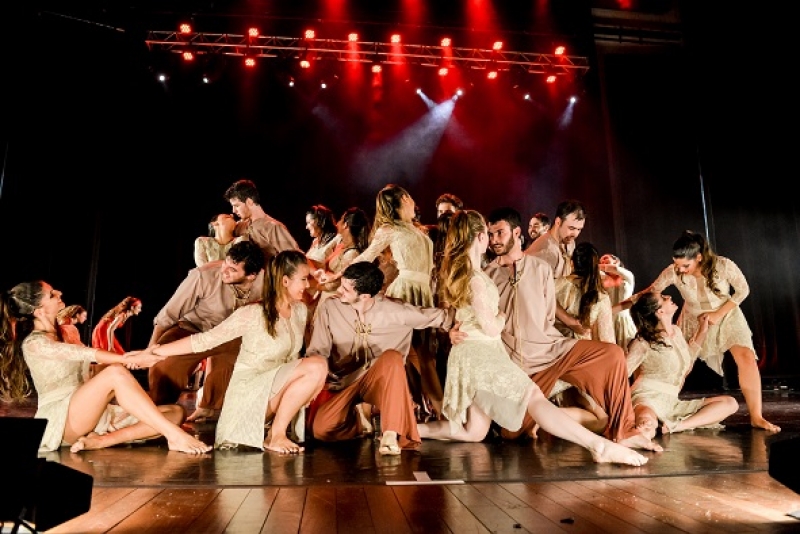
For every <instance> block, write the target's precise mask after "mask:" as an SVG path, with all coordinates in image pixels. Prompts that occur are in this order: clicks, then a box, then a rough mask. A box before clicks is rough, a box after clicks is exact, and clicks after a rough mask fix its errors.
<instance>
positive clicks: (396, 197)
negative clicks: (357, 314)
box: [321, 184, 442, 413]
mask: <svg viewBox="0 0 800 534" xmlns="http://www.w3.org/2000/svg"><path fill="white" fill-rule="evenodd" d="M415 207H416V204H415V203H414V199H413V198H411V195H410V194H409V193H408V191H406V190H405V189H403V188H402V187H400V186H399V185H395V184H389V185H387V186H386V187H384V188H383V189H381V190H380V191H379V192H378V195H377V198H376V200H375V221H374V223H373V225H372V237H371V240H370V243H369V247H367V250H365V251H364V252H362V253H361V254H359V255H358V256H356V257H355V258H354V259H353V261H352V262H351V263H356V262H359V261H374V260H375V259H377V258H379V257H380V256H381V254H382V253H383V252H384V251H385V250H387V249H388V250H390V251H391V257H392V258H393V261H394V263H395V264H396V266H397V271H398V272H397V276H396V277H395V278H394V280H393V281H392V282H391V283H390V284H389V286H388V287H387V288H386V291H385V294H386V296H388V297H394V298H398V299H400V300H403V301H405V302H408V303H409V304H414V305H415V306H433V293H432V292H431V272H432V270H433V242H432V241H431V239H430V237H428V235H427V233H426V232H425V231H424V230H423V229H422V227H421V225H419V224H418V223H416V222H415V217H416V209H415ZM340 277H341V273H338V274H335V275H332V276H330V277H327V276H323V277H322V278H321V281H322V282H329V281H332V280H338V279H339V278H340ZM430 336H431V334H430V332H428V331H415V332H414V341H413V344H412V350H411V352H410V353H409V355H408V358H407V362H408V364H409V365H411V366H412V368H413V369H414V373H411V374H410V377H409V378H410V381H411V384H410V386H411V389H412V391H411V393H412V395H413V396H414V397H415V401H416V402H417V404H418V405H420V408H421V410H426V409H427V408H428V407H426V406H425V404H426V403H428V402H429V403H430V404H431V405H432V406H431V407H430V408H432V410H433V411H434V412H437V413H441V403H442V383H441V381H440V380H439V375H438V374H437V372H436V357H435V354H434V353H433V351H432V350H431V339H430ZM415 373H418V375H419V379H421V384H420V385H417V384H416V381H417V380H419V379H418V378H417V377H416V376H414V374H415ZM420 393H421V394H420Z"/></svg>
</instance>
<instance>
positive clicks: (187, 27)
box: [178, 22, 192, 35]
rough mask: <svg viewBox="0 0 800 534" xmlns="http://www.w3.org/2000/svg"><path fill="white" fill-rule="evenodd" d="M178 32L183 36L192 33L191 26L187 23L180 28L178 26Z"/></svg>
mask: <svg viewBox="0 0 800 534" xmlns="http://www.w3.org/2000/svg"><path fill="white" fill-rule="evenodd" d="M178 31H180V33H182V34H184V35H186V34H187V33H192V25H191V24H189V23H187V22H184V23H182V24H181V25H180V26H178Z"/></svg>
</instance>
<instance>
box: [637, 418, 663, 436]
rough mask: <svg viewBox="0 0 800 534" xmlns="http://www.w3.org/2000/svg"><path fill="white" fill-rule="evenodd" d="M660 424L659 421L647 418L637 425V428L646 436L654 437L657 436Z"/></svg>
mask: <svg viewBox="0 0 800 534" xmlns="http://www.w3.org/2000/svg"><path fill="white" fill-rule="evenodd" d="M657 426H658V422H657V421H653V420H652V419H647V420H646V421H643V422H641V423H639V424H637V425H636V430H638V431H639V432H640V433H641V434H642V435H643V436H644V437H646V438H647V439H653V438H654V437H656V428H657Z"/></svg>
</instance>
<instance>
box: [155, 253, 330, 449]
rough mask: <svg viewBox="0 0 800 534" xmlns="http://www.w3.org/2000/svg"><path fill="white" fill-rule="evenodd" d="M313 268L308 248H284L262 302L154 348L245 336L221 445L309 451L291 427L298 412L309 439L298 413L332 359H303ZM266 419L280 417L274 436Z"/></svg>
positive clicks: (299, 430)
mask: <svg viewBox="0 0 800 534" xmlns="http://www.w3.org/2000/svg"><path fill="white" fill-rule="evenodd" d="M309 274H310V267H309V265H308V260H307V258H306V256H305V254H303V253H302V252H300V251H297V250H285V251H283V252H279V253H278V254H277V255H276V256H273V257H272V258H270V259H269V260H268V261H267V270H266V273H265V276H264V293H263V298H262V300H261V301H260V302H258V303H253V304H248V305H247V306H243V307H241V308H239V309H237V310H236V311H234V312H233V313H232V314H231V315H230V316H229V317H228V318H227V319H225V320H224V321H223V322H222V323H220V324H218V325H217V326H215V327H214V328H212V329H211V330H208V331H207V332H203V333H199V334H193V335H191V336H189V337H185V338H183V339H179V340H177V341H173V342H172V343H167V344H166V345H160V346H159V345H156V346H154V347H151V348H150V349H149V350H151V351H152V353H153V354H156V355H159V356H172V355H176V354H188V353H191V352H203V351H206V350H209V349H211V348H213V347H216V346H218V345H221V344H222V343H225V342H227V341H230V340H232V339H236V338H238V337H241V338H242V345H241V348H240V349H239V355H238V357H237V359H236V364H235V365H234V367H233V374H232V375H231V380H230V383H229V385H228V391H227V393H226V394H225V401H224V403H223V405H222V412H221V413H220V417H219V422H218V423H217V430H216V438H215V440H214V444H215V447H217V448H220V449H232V448H236V447H238V446H239V445H244V446H248V447H254V448H257V449H261V450H264V449H267V450H269V451H275V452H278V453H282V454H298V453H300V452H301V451H303V447H301V446H300V445H298V444H297V443H295V442H294V441H292V440H290V439H289V437H288V436H287V434H286V432H287V428H288V427H289V424H290V422H291V421H292V420H293V419H296V423H297V425H296V426H295V433H296V434H297V435H298V438H300V439H302V438H303V436H304V433H303V431H304V427H303V425H304V423H305V421H304V418H302V417H297V418H296V416H297V415H298V414H302V413H303V412H302V411H301V410H302V409H303V407H305V406H306V405H307V404H308V403H310V402H311V400H312V399H313V398H314V397H315V396H316V395H317V393H319V392H320V390H322V387H323V385H324V384H325V378H326V377H327V376H328V362H327V361H326V360H325V359H324V358H322V357H319V356H312V357H308V358H299V354H300V349H301V348H302V346H303V332H304V331H305V327H306V319H307V315H308V310H307V308H306V305H305V304H303V295H304V293H305V291H306V289H307V288H308V285H309V283H308V277H309ZM265 422H267V423H269V422H271V423H272V425H271V426H270V430H269V433H268V434H267V436H266V437H265V436H264V423H265Z"/></svg>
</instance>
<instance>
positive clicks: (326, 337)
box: [306, 261, 455, 456]
mask: <svg viewBox="0 0 800 534" xmlns="http://www.w3.org/2000/svg"><path fill="white" fill-rule="evenodd" d="M382 286H383V272H381V270H380V268H379V267H378V266H376V265H375V264H374V263H372V262H368V261H361V262H356V263H352V264H351V265H350V266H348V267H347V269H345V270H344V273H343V274H342V278H341V285H340V286H339V290H338V298H329V299H326V300H325V301H324V302H322V303H321V304H320V305H319V307H318V308H317V311H316V315H315V316H314V330H313V333H312V335H311V341H310V342H309V344H308V349H307V350H306V355H307V356H312V355H315V354H317V355H320V356H323V357H325V358H327V359H328V369H329V372H328V380H327V383H326V385H325V391H323V393H322V394H320V396H318V397H317V401H316V403H315V404H316V405H317V406H316V407H315V406H314V404H312V412H313V413H312V416H311V418H312V419H313V420H312V422H311V425H312V428H313V433H314V437H315V438H316V439H319V440H321V441H340V440H346V439H353V438H356V437H359V436H360V435H361V429H360V424H359V422H358V419H359V417H358V414H357V412H356V406H357V405H359V404H360V403H362V402H365V403H368V404H370V405H372V406H375V407H376V408H377V409H378V410H379V412H380V416H381V428H382V429H383V436H382V437H381V442H380V445H379V447H378V452H379V454H381V455H390V456H395V455H399V454H400V452H401V449H414V448H416V447H418V446H419V444H420V437H419V431H418V430H417V421H416V417H415V416H414V407H413V403H412V400H411V393H410V390H409V387H408V380H407V378H406V370H405V363H404V360H405V359H406V357H407V356H408V352H409V350H410V348H411V337H412V333H413V331H414V330H415V329H416V330H419V329H424V328H443V329H448V328H450V327H451V326H452V324H453V319H454V316H455V310H449V311H447V310H443V309H440V308H427V307H418V306H414V305H412V304H409V303H406V302H403V301H401V300H399V299H392V298H389V297H385V296H383V295H379V296H376V295H378V292H379V291H380V290H381V287H382Z"/></svg>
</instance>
